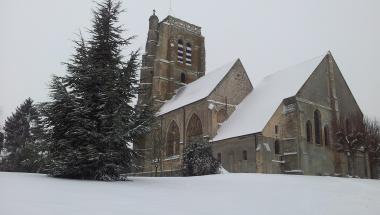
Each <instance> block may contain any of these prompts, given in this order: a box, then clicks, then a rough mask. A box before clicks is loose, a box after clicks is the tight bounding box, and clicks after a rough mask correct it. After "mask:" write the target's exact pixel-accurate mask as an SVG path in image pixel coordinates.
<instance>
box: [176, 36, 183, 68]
mask: <svg viewBox="0 0 380 215" xmlns="http://www.w3.org/2000/svg"><path fill="white" fill-rule="evenodd" d="M177 47H178V48H177V56H178V57H177V62H178V63H183V51H184V50H183V41H182V40H181V39H180V40H178V45H177Z"/></svg>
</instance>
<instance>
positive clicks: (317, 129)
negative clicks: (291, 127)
mask: <svg viewBox="0 0 380 215" xmlns="http://www.w3.org/2000/svg"><path fill="white" fill-rule="evenodd" d="M313 126H314V129H313ZM313 132H314V141H315V144H317V145H321V144H322V125H321V113H320V112H319V110H315V111H314V125H313V124H312V123H311V122H310V120H308V121H307V122H306V142H307V143H310V144H312V143H313ZM323 141H324V143H325V145H326V146H327V145H329V144H330V129H329V126H328V125H325V126H324V127H323Z"/></svg>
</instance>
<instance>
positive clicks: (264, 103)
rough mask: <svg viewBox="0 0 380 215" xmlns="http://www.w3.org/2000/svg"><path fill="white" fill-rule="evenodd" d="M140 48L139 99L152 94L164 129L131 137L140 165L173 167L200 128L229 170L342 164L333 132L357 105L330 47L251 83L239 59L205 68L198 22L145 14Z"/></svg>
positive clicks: (364, 169)
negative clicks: (143, 43) (145, 33)
mask: <svg viewBox="0 0 380 215" xmlns="http://www.w3.org/2000/svg"><path fill="white" fill-rule="evenodd" d="M145 49H146V52H145V54H144V55H143V59H142V68H141V76H140V89H141V93H139V95H138V105H141V106H143V105H148V104H153V106H154V107H155V108H156V109H157V110H158V112H157V117H158V121H159V124H160V129H159V131H158V133H159V137H158V139H157V138H153V137H152V136H153V135H151V134H150V135H148V136H147V137H145V138H143V139H142V140H141V141H139V143H138V144H135V146H134V147H135V149H136V150H139V151H140V152H141V154H142V158H141V162H140V169H139V170H138V171H139V172H141V174H145V175H150V174H153V173H154V172H155V169H156V168H157V169H158V171H159V172H160V173H161V174H162V175H176V174H178V173H179V172H180V169H181V161H182V151H183V149H184V146H185V145H186V144H188V143H189V142H190V141H191V140H192V139H193V138H198V137H203V138H207V139H208V140H209V141H210V142H211V143H212V147H213V151H214V155H215V157H216V158H217V159H219V160H220V162H221V164H222V166H223V167H224V168H225V169H226V170H227V171H229V172H258V173H289V174H291V173H292V174H305V175H333V174H342V175H345V174H347V165H348V164H347V158H346V157H345V155H343V154H342V153H339V152H337V151H336V150H335V148H334V141H336V138H335V135H334V134H335V133H336V128H337V126H344V127H345V129H346V130H349V129H353V126H354V125H352V123H351V122H350V120H349V117H350V116H352V115H353V114H359V115H360V116H362V113H361V110H360V108H359V106H358V104H357V103H356V101H355V99H354V97H353V95H352V93H351V91H350V89H349V87H348V85H347V83H346V82H345V80H344V78H343V76H342V73H341V72H340V70H339V68H338V66H337V64H336V62H335V60H334V58H333V56H332V55H331V53H330V52H328V53H327V54H326V55H322V56H318V57H315V58H313V59H310V60H307V61H305V62H302V63H299V64H297V65H295V66H292V67H289V68H287V69H285V70H282V71H278V72H276V73H273V74H271V75H268V76H267V77H265V78H264V79H263V80H262V81H261V83H259V84H258V85H257V86H254V85H253V84H252V82H251V80H250V79H249V77H248V75H247V72H246V70H245V69H244V66H243V63H242V62H241V61H240V60H239V59H235V60H232V61H231V62H230V63H227V64H225V65H224V66H221V67H220V68H217V69H215V70H213V71H207V72H206V71H205V60H206V53H205V45H204V37H203V36H202V33H201V28H200V27H198V26H196V25H193V24H190V23H188V22H185V21H182V20H180V19H177V18H175V17H172V16H168V17H166V18H165V19H163V20H162V21H159V19H158V17H157V16H156V15H154V14H153V15H152V16H151V17H150V18H149V31H148V38H147V42H146V48H145ZM342 122H345V123H343V124H344V125H342ZM158 145H159V146H160V147H159V148H158ZM355 161H356V162H355V165H357V167H358V168H355V169H356V170H357V171H356V172H355V173H354V174H355V175H357V176H359V177H369V170H368V161H367V158H366V155H365V154H358V155H356V158H355Z"/></svg>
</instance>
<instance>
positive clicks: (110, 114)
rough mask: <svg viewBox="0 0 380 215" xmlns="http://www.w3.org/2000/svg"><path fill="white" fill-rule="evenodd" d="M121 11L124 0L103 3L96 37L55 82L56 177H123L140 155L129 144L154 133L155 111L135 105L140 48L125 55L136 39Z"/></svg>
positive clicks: (82, 44) (79, 47)
mask: <svg viewBox="0 0 380 215" xmlns="http://www.w3.org/2000/svg"><path fill="white" fill-rule="evenodd" d="M121 12H122V10H121V9H120V2H114V1H112V0H105V1H104V2H103V3H99V4H98V7H97V9H96V10H95V11H94V19H93V26H92V29H91V30H90V31H89V33H90V39H89V40H88V41H85V40H84V39H83V38H82V37H81V38H80V39H79V40H78V41H76V49H75V54H74V55H73V57H72V59H71V60H70V61H69V62H68V63H66V65H67V71H68V75H67V76H65V77H62V78H55V80H53V82H52V86H51V90H52V93H51V94H52V95H51V97H52V102H51V103H50V104H49V105H48V108H47V109H48V111H47V112H48V115H49V116H48V122H49V126H50V127H52V128H53V129H52V132H51V140H52V144H51V147H50V159H51V165H50V168H49V171H50V174H51V175H53V176H57V177H70V178H86V179H96V180H119V179H120V178H121V177H120V173H121V172H124V171H126V170H127V169H128V168H130V167H131V165H132V160H133V158H134V156H135V153H134V151H133V150H132V149H130V147H129V143H131V142H133V141H134V140H135V139H136V138H137V137H138V136H139V135H142V134H144V133H145V132H147V131H149V127H148V125H149V121H150V115H149V114H146V111H145V110H137V109H136V108H135V106H133V101H132V100H133V99H134V97H135V96H136V93H137V89H138V88H137V87H138V86H137V78H136V76H137V70H138V67H139V61H138V56H139V51H133V52H131V54H130V57H129V59H128V60H126V61H125V59H124V57H123V56H122V54H121V51H122V48H124V47H125V46H127V45H129V44H130V42H131V40H132V39H133V37H127V38H126V39H125V38H123V35H122V34H123V32H124V30H123V28H122V27H121V26H119V25H118V24H117V23H118V16H119V14H120V13H121Z"/></svg>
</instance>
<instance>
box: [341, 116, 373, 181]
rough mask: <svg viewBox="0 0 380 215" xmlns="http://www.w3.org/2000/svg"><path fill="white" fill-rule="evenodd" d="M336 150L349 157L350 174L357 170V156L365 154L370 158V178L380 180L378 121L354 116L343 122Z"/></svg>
mask: <svg viewBox="0 0 380 215" xmlns="http://www.w3.org/2000/svg"><path fill="white" fill-rule="evenodd" d="M336 149H337V151H339V152H344V154H345V155H346V156H347V163H348V174H349V175H353V174H354V172H355V171H356V170H355V157H356V156H355V155H356V154H357V153H363V154H364V155H365V156H366V157H368V161H369V168H370V176H371V177H372V178H375V177H376V178H378V177H379V172H378V166H379V158H380V126H379V124H378V122H377V121H376V120H372V119H369V118H368V117H362V116H361V115H352V116H350V117H349V118H347V119H346V120H345V121H341V123H340V127H339V129H338V132H337V144H336Z"/></svg>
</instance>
